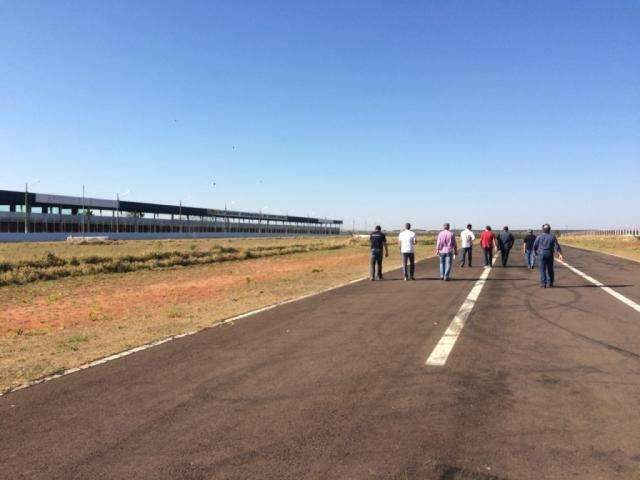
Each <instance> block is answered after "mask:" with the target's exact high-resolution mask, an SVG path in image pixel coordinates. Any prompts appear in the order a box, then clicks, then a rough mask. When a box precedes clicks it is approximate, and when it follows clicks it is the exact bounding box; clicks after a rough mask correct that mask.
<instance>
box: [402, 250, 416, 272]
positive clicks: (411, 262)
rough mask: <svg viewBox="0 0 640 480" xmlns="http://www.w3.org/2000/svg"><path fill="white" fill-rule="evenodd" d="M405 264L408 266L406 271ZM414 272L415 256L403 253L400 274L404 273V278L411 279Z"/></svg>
mask: <svg viewBox="0 0 640 480" xmlns="http://www.w3.org/2000/svg"><path fill="white" fill-rule="evenodd" d="M407 263H408V264H409V268H408V269H407ZM415 270H416V256H415V254H413V253H403V254H402V273H404V278H413V273H414V272H415Z"/></svg>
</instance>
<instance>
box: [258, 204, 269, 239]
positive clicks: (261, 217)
mask: <svg viewBox="0 0 640 480" xmlns="http://www.w3.org/2000/svg"><path fill="white" fill-rule="evenodd" d="M267 208H269V206H268V205H265V206H264V207H261V208H260V220H259V222H260V227H259V228H258V233H262V221H263V218H264V215H263V214H262V210H266V209H267Z"/></svg>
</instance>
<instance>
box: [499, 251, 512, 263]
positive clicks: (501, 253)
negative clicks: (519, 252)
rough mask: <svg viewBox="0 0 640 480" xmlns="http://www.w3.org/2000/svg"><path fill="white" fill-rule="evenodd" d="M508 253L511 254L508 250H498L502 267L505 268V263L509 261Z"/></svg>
mask: <svg viewBox="0 0 640 480" xmlns="http://www.w3.org/2000/svg"><path fill="white" fill-rule="evenodd" d="M509 252H511V249H510V248H503V249H502V250H500V255H501V256H502V266H503V267H506V266H507V262H508V261H509Z"/></svg>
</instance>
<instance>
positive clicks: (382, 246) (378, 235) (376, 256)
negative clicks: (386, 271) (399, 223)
mask: <svg viewBox="0 0 640 480" xmlns="http://www.w3.org/2000/svg"><path fill="white" fill-rule="evenodd" d="M369 244H370V245H371V259H370V260H369V279H370V280H372V281H373V280H375V279H376V265H377V266H378V272H377V276H378V280H382V279H383V277H382V251H383V250H384V256H385V257H388V256H389V247H388V246H387V236H386V235H385V234H384V233H382V227H380V225H376V228H375V229H374V231H373V232H371V235H369Z"/></svg>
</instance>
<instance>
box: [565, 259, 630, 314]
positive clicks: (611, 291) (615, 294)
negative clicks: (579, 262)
mask: <svg viewBox="0 0 640 480" xmlns="http://www.w3.org/2000/svg"><path fill="white" fill-rule="evenodd" d="M558 262H559V263H561V264H562V265H564V266H565V267H567V268H568V269H569V270H571V271H572V272H573V273H575V274H576V275H578V276H580V277H582V278H584V279H585V280H587V281H589V282H591V283H593V284H594V285H595V286H596V287H600V288H601V289H602V290H604V291H605V292H607V293H608V294H609V295H611V296H612V297H614V298H617V299H618V300H620V301H621V302H622V303H624V304H625V305H628V306H630V307H631V308H633V309H634V310H635V311H636V312H640V305H638V304H637V303H636V302H634V301H633V300H630V299H628V298H627V297H625V296H624V295H622V294H621V293H618V292H616V291H615V290H614V289H613V288H611V287H607V286H606V285H605V284H604V283H602V282H600V281H598V280H596V279H595V278H593V277H590V276H589V275H587V274H586V273H584V272H581V271H580V270H578V269H577V268H576V267H572V266H571V265H569V264H568V263H567V262H565V261H562V260H560V259H558Z"/></svg>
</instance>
